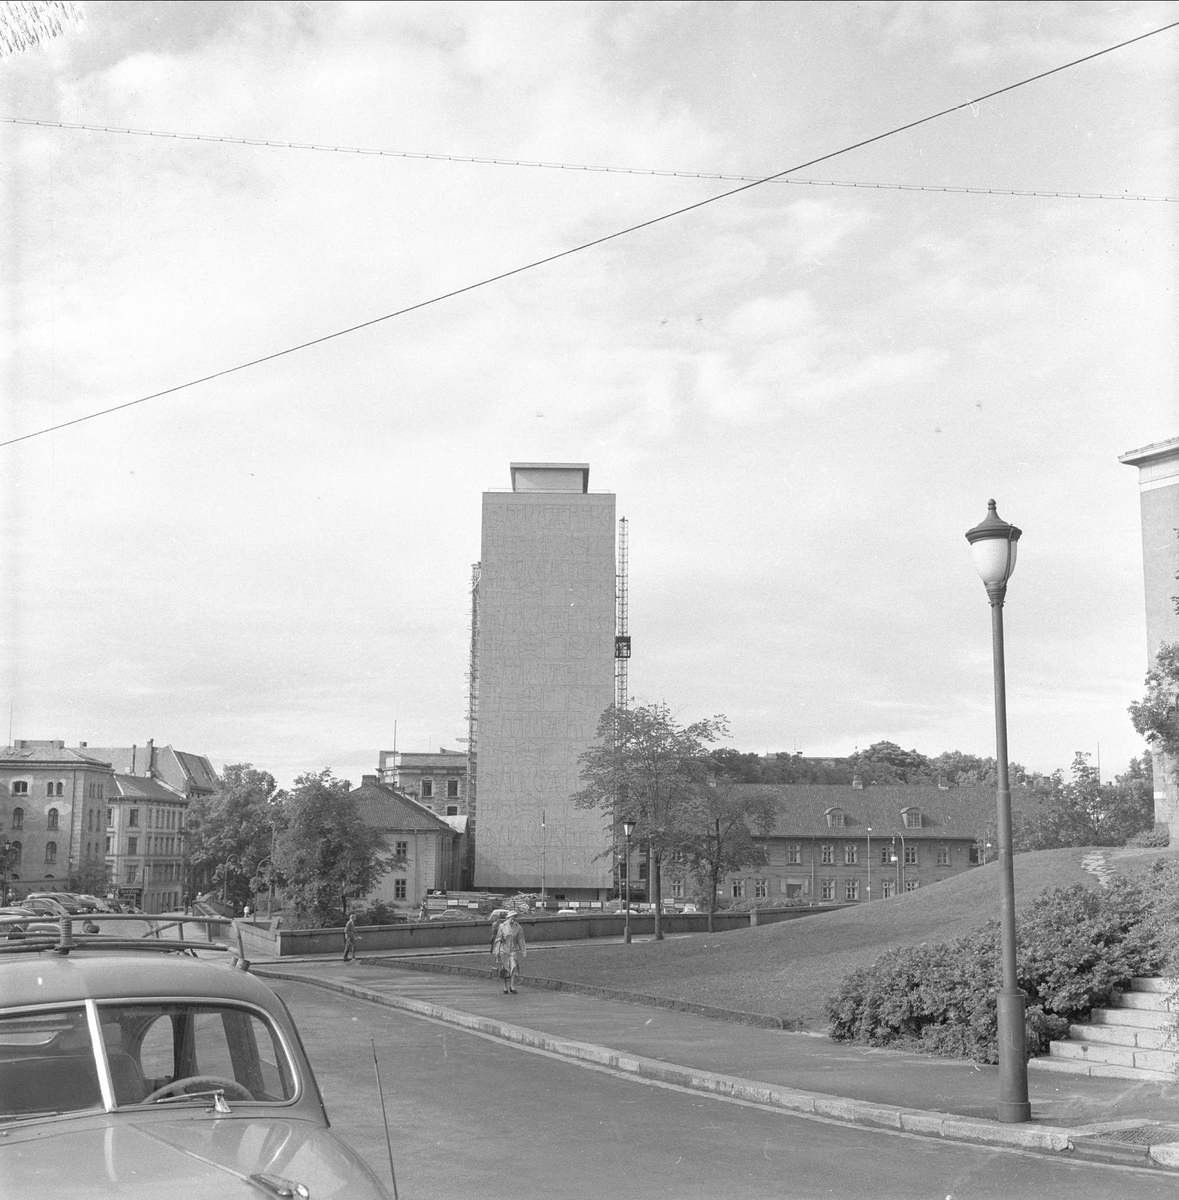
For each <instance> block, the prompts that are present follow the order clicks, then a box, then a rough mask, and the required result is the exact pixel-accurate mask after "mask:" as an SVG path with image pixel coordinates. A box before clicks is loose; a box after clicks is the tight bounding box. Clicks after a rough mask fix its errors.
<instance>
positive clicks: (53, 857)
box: [45, 842, 57, 863]
mask: <svg viewBox="0 0 1179 1200" xmlns="http://www.w3.org/2000/svg"><path fill="white" fill-rule="evenodd" d="M45 861H46V862H47V863H55V862H57V843H56V842H46V843H45Z"/></svg>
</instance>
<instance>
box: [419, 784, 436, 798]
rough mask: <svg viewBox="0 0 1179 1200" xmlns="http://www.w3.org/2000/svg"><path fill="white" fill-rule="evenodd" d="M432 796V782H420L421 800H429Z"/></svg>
mask: <svg viewBox="0 0 1179 1200" xmlns="http://www.w3.org/2000/svg"><path fill="white" fill-rule="evenodd" d="M433 796H434V781H433V780H432V779H423V780H422V799H423V800H431V799H433Z"/></svg>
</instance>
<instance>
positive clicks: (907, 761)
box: [851, 742, 934, 785]
mask: <svg viewBox="0 0 1179 1200" xmlns="http://www.w3.org/2000/svg"><path fill="white" fill-rule="evenodd" d="M851 765H852V768H853V770H855V771H856V772H857V773H858V774H859V776H860V778H861V780H862V781H863V783H864V784H865V785H867V784H870V783H882V784H889V783H933V782H934V771H933V765H932V764H931V763H930V761H929V759H928V758H926V757H925V755H924V754H921V753H920V752H919V751H917V750H902V749H901V748H900V746H898V745H897V744H896V743H895V742H875V743H874V744H873V745H871V746H869V747H868V749H867V750H858V751H857V752H856V753H855V754H853V755H852V757H851Z"/></svg>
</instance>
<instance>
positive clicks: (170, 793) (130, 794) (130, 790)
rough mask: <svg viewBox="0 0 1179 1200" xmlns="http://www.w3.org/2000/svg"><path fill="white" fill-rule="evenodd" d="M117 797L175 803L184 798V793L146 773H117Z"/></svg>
mask: <svg viewBox="0 0 1179 1200" xmlns="http://www.w3.org/2000/svg"><path fill="white" fill-rule="evenodd" d="M115 792H116V793H117V796H116V798H117V799H121V800H143V801H148V802H152V801H154V802H157V803H160V804H164V803H167V804H175V803H176V802H177V801H178V800H183V799H184V793H183V792H178V791H176V789H175V788H171V787H169V786H168V785H167V784H166V783H161V782H160V780H158V779H149V778H148V777H147V776H146V775H119V774H116V775H115Z"/></svg>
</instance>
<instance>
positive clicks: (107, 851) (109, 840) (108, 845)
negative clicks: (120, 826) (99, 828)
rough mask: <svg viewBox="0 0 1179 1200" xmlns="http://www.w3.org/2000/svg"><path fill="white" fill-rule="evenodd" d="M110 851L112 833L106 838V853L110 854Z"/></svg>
mask: <svg viewBox="0 0 1179 1200" xmlns="http://www.w3.org/2000/svg"><path fill="white" fill-rule="evenodd" d="M110 852H111V839H110V835H109V834H108V835H107V839H106V850H105V851H104V853H106V854H109V853H110Z"/></svg>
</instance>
